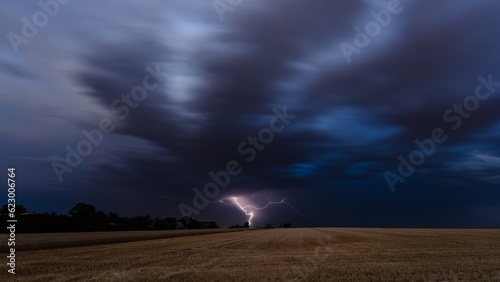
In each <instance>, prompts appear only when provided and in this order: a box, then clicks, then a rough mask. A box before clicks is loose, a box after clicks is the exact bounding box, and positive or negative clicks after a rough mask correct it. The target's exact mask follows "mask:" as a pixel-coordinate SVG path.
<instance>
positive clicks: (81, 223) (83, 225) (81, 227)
mask: <svg viewBox="0 0 500 282" xmlns="http://www.w3.org/2000/svg"><path fill="white" fill-rule="evenodd" d="M69 214H70V215H71V221H72V223H73V226H74V228H75V230H76V231H87V230H90V229H91V227H92V225H93V224H94V221H95V220H96V217H97V211H96V209H95V207H94V206H92V205H88V204H85V203H77V204H76V206H74V207H73V208H71V210H70V211H69Z"/></svg>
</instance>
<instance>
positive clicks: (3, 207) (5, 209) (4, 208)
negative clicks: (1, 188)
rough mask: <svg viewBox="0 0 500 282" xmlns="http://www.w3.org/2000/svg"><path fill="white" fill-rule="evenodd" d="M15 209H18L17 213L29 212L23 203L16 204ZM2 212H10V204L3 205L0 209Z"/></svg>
mask: <svg viewBox="0 0 500 282" xmlns="http://www.w3.org/2000/svg"><path fill="white" fill-rule="evenodd" d="M15 209H16V212H15V213H16V214H20V213H28V210H27V209H26V208H25V207H24V206H22V205H16V206H15ZM0 213H1V214H8V213H10V212H9V205H7V204H5V205H3V206H2V209H1V210H0Z"/></svg>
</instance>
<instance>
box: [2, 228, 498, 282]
mask: <svg viewBox="0 0 500 282" xmlns="http://www.w3.org/2000/svg"><path fill="white" fill-rule="evenodd" d="M190 232H191V231H190ZM129 233H130V236H132V237H133V236H135V235H134V232H129ZM66 238H67V237H66ZM24 243H25V244H29V242H27V241H25V242H24ZM16 257H17V258H18V262H17V267H16V273H17V274H16V275H15V276H13V275H10V276H7V269H6V267H5V266H4V269H3V271H2V272H3V273H2V275H1V277H2V278H1V280H2V281H6V279H11V280H12V278H15V279H14V280H12V281H76V280H86V281H138V280H141V281H145V280H147V281H213V280H218V281H227V280H230V281H233V280H236V281H249V280H250V281H261V280H264V281H269V280H271V281H277V280H296V281H300V280H304V281H325V280H335V281H339V280H340V281H342V280H344V281H352V280H358V281H359V280H391V281H394V280H397V281H401V280H406V281H407V280H412V281H435V280H448V281H450V280H452V281H457V280H475V281H477V280H500V230H499V229H368V228H297V229H295V228H292V229H270V230H264V229H260V230H255V229H254V230H246V231H243V232H225V233H216V234H205V235H194V236H188V237H175V238H166V239H155V240H147V241H135V242H128V243H113V244H101V245H94V246H82V247H67V248H55V249H54V248H53V249H40V250H31V251H20V252H18V253H17V254H16Z"/></svg>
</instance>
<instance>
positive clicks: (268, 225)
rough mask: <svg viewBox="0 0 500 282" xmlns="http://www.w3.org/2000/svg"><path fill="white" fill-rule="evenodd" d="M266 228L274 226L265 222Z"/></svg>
mask: <svg viewBox="0 0 500 282" xmlns="http://www.w3.org/2000/svg"><path fill="white" fill-rule="evenodd" d="M266 228H274V226H273V225H272V224H271V223H268V224H266Z"/></svg>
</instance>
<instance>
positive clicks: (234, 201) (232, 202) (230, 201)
mask: <svg viewBox="0 0 500 282" xmlns="http://www.w3.org/2000/svg"><path fill="white" fill-rule="evenodd" d="M218 202H219V203H221V204H224V205H229V206H237V207H238V208H239V209H240V210H242V211H243V212H244V213H245V215H247V216H249V218H248V225H250V226H252V218H253V217H254V213H253V211H255V210H263V209H266V208H267V207H269V206H270V205H278V204H285V205H288V206H289V207H291V208H292V209H294V210H295V211H296V212H297V213H298V214H299V215H300V216H304V215H303V214H301V213H300V211H299V210H298V209H297V208H296V207H294V206H292V205H291V204H290V203H287V202H285V199H283V200H281V201H279V202H273V201H271V200H269V203H267V204H266V205H264V206H262V207H257V206H254V205H247V206H243V205H241V204H240V202H238V197H231V198H224V199H222V200H219V201H218Z"/></svg>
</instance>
